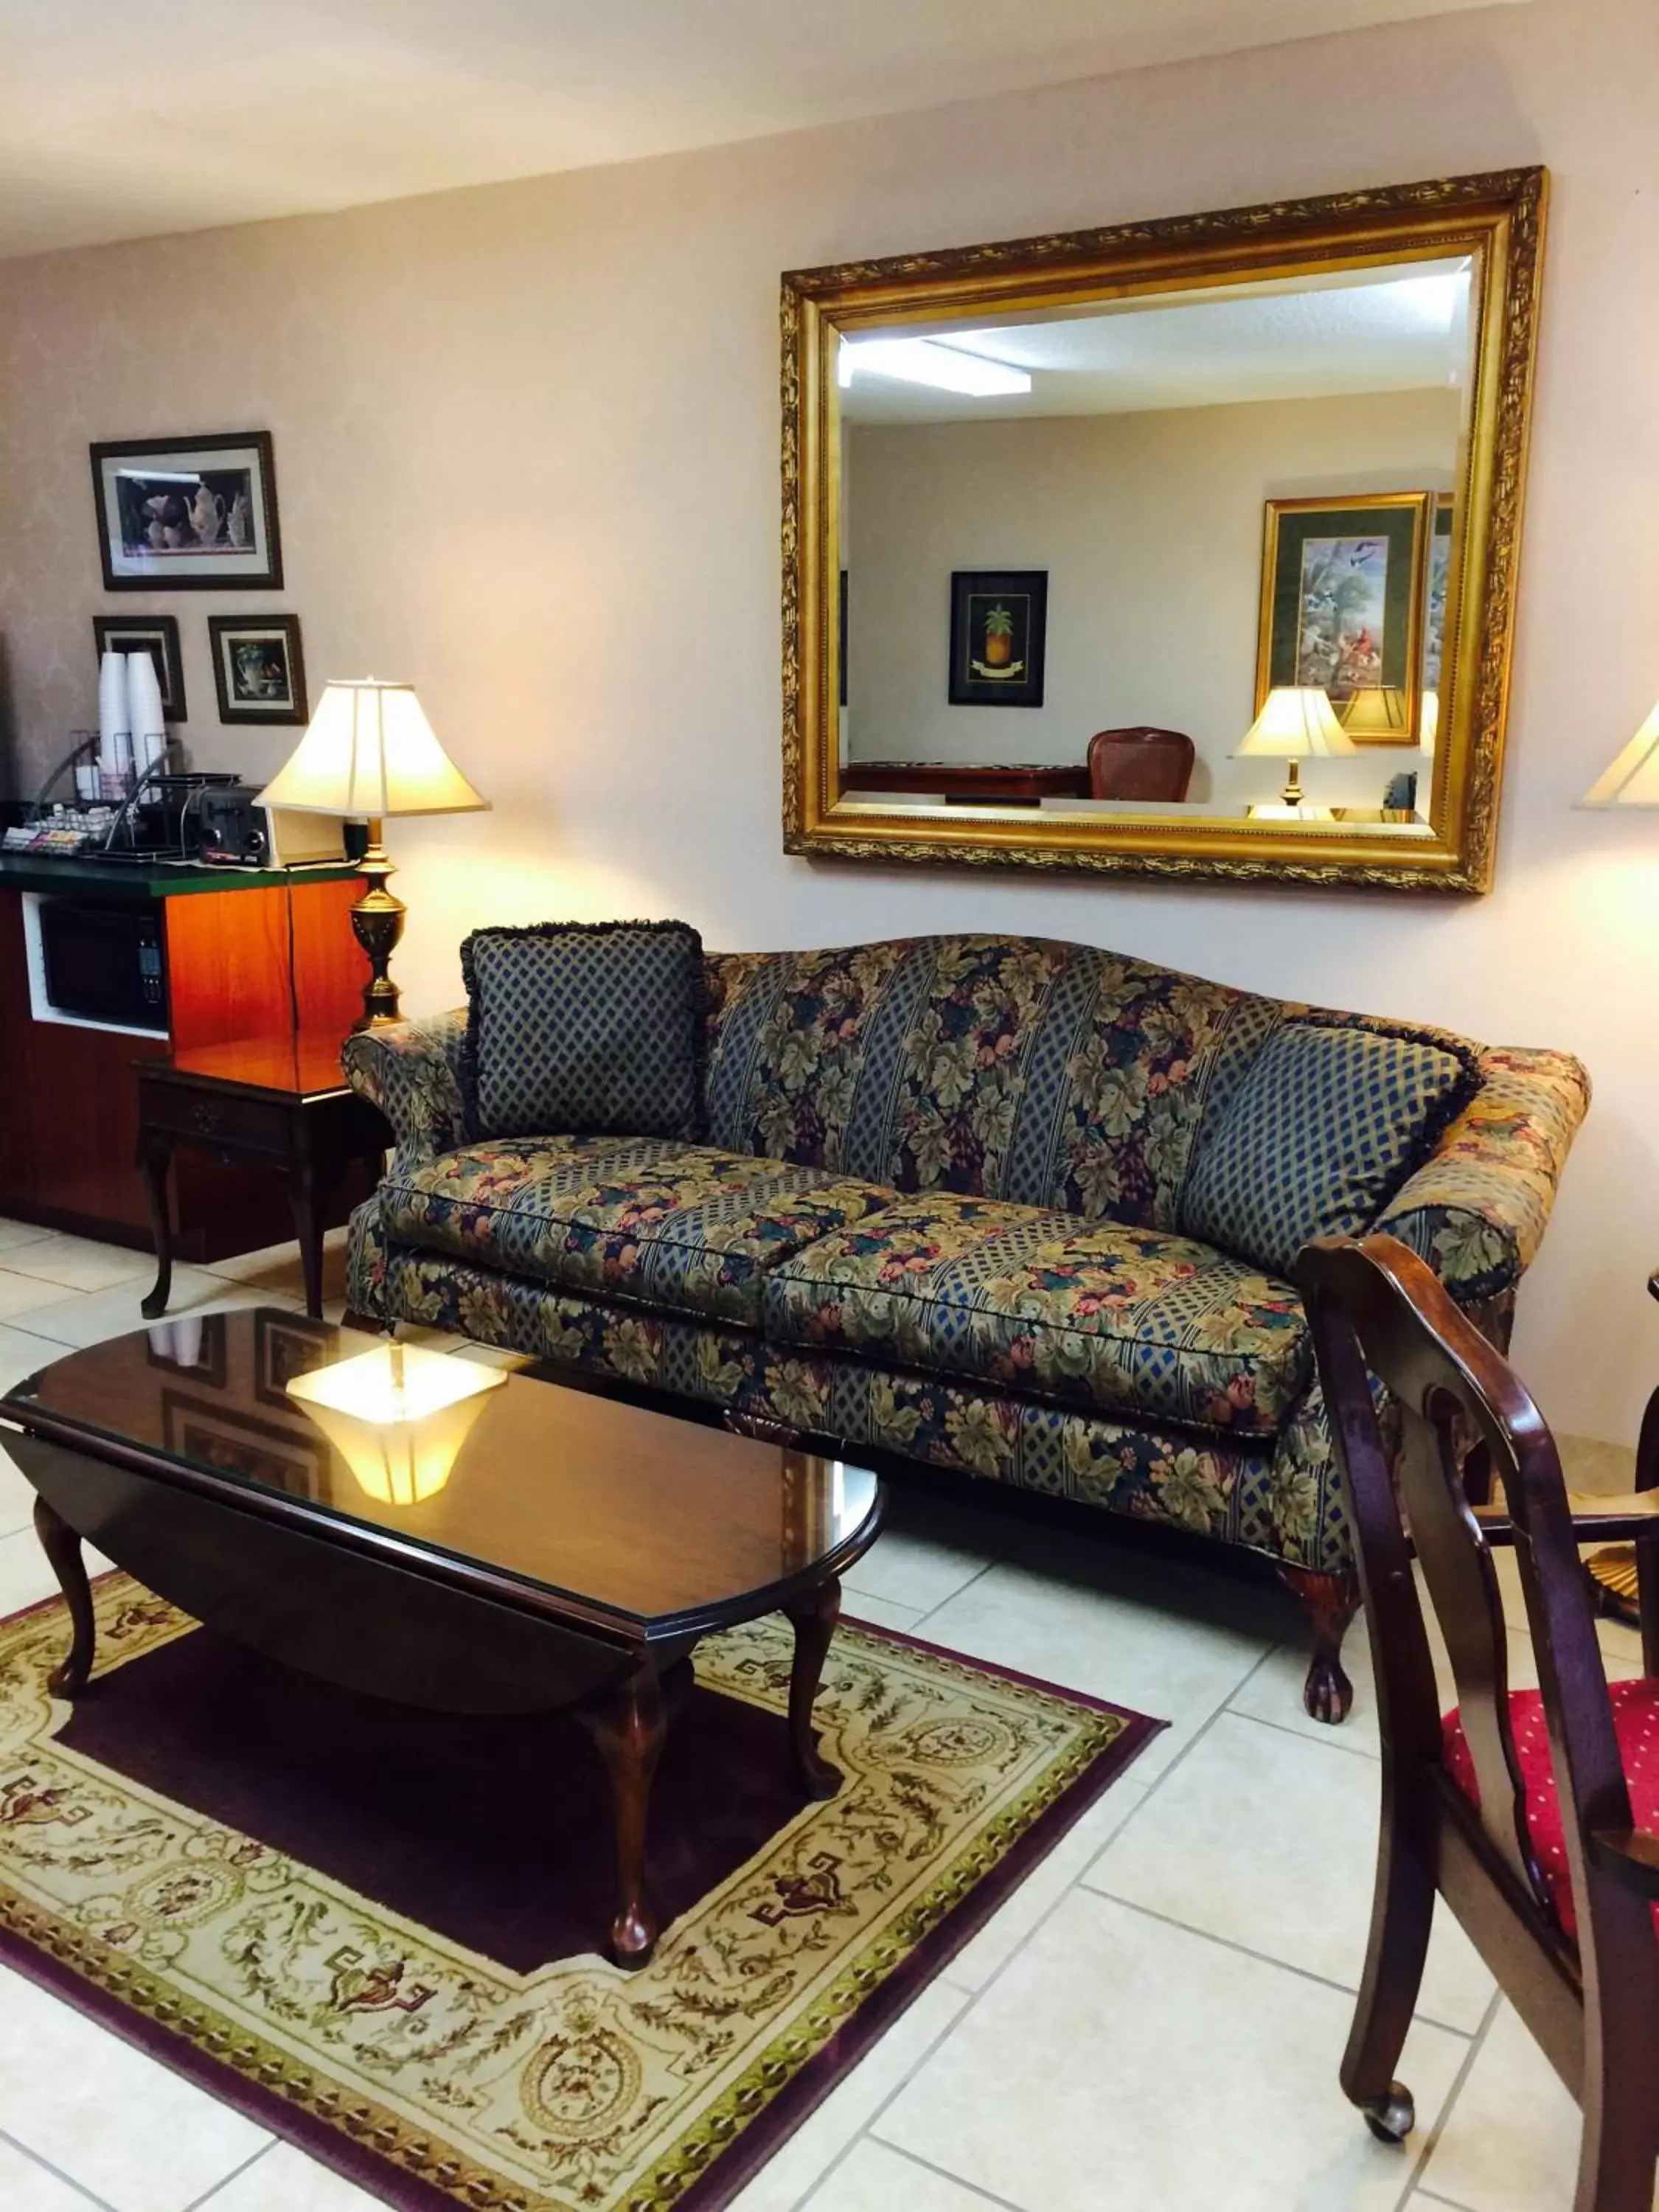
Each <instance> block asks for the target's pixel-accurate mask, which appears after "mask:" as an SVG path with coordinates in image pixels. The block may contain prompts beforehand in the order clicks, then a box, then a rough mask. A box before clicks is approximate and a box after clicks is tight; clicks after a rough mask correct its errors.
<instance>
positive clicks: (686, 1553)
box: [0, 1309, 885, 1966]
mask: <svg viewBox="0 0 1659 2212" xmlns="http://www.w3.org/2000/svg"><path fill="white" fill-rule="evenodd" d="M402 1357H403V1358H404V1363H405V1364H404V1370H403V1376H402V1388H403V1390H404V1397H403V1399H402V1400H401V1401H398V1402H399V1403H401V1404H402V1405H403V1407H404V1411H405V1413H406V1414H407V1415H408V1416H409V1417H408V1418H405V1419H403V1420H401V1421H398V1420H394V1419H387V1418H386V1414H387V1407H386V1402H385V1399H386V1391H387V1389H389V1388H390V1387H391V1377H390V1364H391V1359H392V1350H391V1347H390V1346H388V1345H387V1344H386V1341H385V1340H381V1339H376V1338H374V1337H371V1336H368V1335H365V1334H360V1333H359V1332H357V1331H355V1330H350V1329H337V1328H332V1327H331V1326H330V1325H329V1324H328V1323H327V1322H317V1321H312V1320H309V1319H307V1318H305V1317H302V1316H300V1315H297V1314H294V1313H290V1312H287V1311H276V1310H269V1309H265V1310H255V1311H248V1310H244V1311H240V1312H237V1313H230V1314H216V1315H211V1316H208V1317H207V1318H206V1319H205V1321H204V1322H201V1323H200V1324H199V1325H197V1324H189V1325H186V1324H182V1323H179V1322H173V1323H170V1324H167V1325H166V1326H163V1327H161V1328H154V1329H150V1330H149V1331H147V1332H143V1333H141V1334H137V1335H134V1336H124V1337H117V1338H114V1339H112V1340H110V1341H108V1342H107V1343H104V1344H98V1345H94V1346H91V1347H90V1348H89V1349H88V1350H86V1351H83V1352H71V1353H70V1354H69V1355H68V1357H67V1358H62V1359H58V1360H55V1361H53V1363H52V1364H51V1365H50V1366H49V1367H46V1368H45V1369H43V1370H41V1372H40V1374H38V1375H36V1376H32V1377H31V1378H30V1379H29V1380H28V1381H27V1382H25V1383H19V1384H18V1385H17V1386H16V1387H15V1388H14V1389H11V1390H9V1391H8V1392H7V1393H6V1394H5V1395H4V1396H3V1398H0V1425H3V1427H4V1429H5V1430H6V1431H9V1433H8V1434H7V1435H6V1437H5V1444H6V1449H7V1450H8V1451H9V1454H10V1455H11V1456H12V1457H13V1458H14V1459H15V1461H16V1462H17V1464H18V1465H19V1466H20V1467H21V1468H22V1470H23V1472H24V1474H26V1475H27V1478H28V1480H29V1481H30V1482H31V1483H32V1484H33V1486H34V1489H35V1491H36V1493H37V1496H36V1501H35V1512H34V1518H35V1527H36V1528H37V1530H38V1531H39V1534H40V1541H41V1544H42V1546H43V1547H44V1548H45V1550H46V1555H47V1557H48V1558H49V1559H50V1560H51V1561H52V1566H53V1568H54V1570H55V1571H56V1572H57V1575H58V1581H59V1583H61V1584H62V1586H63V1590H64V1596H65V1598H66V1599H67V1601H68V1603H69V1608H70V1619H71V1620H72V1623H73V1626H74V1638H73V1643H72V1645H71V1648H70V1652H69V1655H68V1656H67V1657H66V1658H65V1659H64V1662H63V1663H62V1664H61V1665H60V1666H59V1667H58V1668H57V1670H56V1672H55V1673H54V1674H53V1675H52V1680H51V1686H52V1690H53V1691H54V1692H56V1693H58V1695H60V1696H62V1697H65V1698H74V1697H76V1696H77V1695H78V1694H79V1693H80V1692H82V1690H83V1689H85V1688H86V1687H87V1684H88V1675H89V1674H90V1672H91V1668H92V1664H93V1657H94V1648H93V1647H94V1618H93V1607H92V1600H91V1595H90V1591H89V1588H88V1581H87V1575H86V1570H85V1567H84V1565H83V1564H82V1556H81V1545H82V1540H83V1539H84V1540H85V1541H87V1542H88V1543H91V1544H94V1545H95V1546H96V1547H97V1548H98V1549H99V1550H100V1551H101V1552H103V1553H105V1554H106V1556H107V1557H108V1558H110V1559H112V1560H114V1562H115V1563H116V1565H118V1566H121V1567H125V1569H126V1571H128V1572H129V1573H130V1574H131V1575H133V1576H135V1577H137V1580H138V1581H140V1582H142V1583H144V1584H145V1585H146V1586H147V1587H148V1588H149V1589H152V1590H154V1591H155V1592H156V1593H157V1595H160V1596H161V1597H164V1598H167V1600H169V1601H171V1602H172V1603H173V1604H174V1605H177V1606H179V1607H181V1608H182V1610H184V1611H185V1612H186V1613H190V1614H191V1615H192V1616H193V1617H194V1618H195V1619H196V1620H200V1621H203V1622H204V1623H206V1624H207V1625H208V1626H210V1627H212V1628H214V1629H216V1630H217V1631H219V1632H222V1634H224V1635H226V1636H228V1637H230V1638H234V1640H235V1641H236V1642H238V1643H240V1644H246V1645H248V1646H250V1647H252V1649H253V1650H258V1651H261V1652H264V1654H266V1655H267V1656H269V1657H271V1658H273V1659H276V1660H280V1661H283V1662H286V1663H287V1664H289V1665H290V1666H294V1667H298V1668H303V1669H304V1670H305V1671H306V1672H307V1673H309V1674H314V1675H317V1676H319V1677H320V1678H321V1679H322V1680H325V1681H327V1682H331V1683H334V1684H336V1685H337V1686H342V1687H343V1688H347V1689H350V1690H355V1691H362V1692H368V1693H369V1694H370V1695H373V1696H376V1697H382V1698H390V1699H395V1700H396V1701H398V1703H400V1704H404V1705H417V1706H422V1707H426V1708H429V1709H432V1710H436V1711H447V1712H464V1713H524V1714H529V1713H533V1712H538V1711H546V1710H548V1709H550V1708H552V1707H559V1706H564V1707H568V1708H570V1709H571V1710H572V1711H574V1713H575V1715H576V1716H578V1717H580V1720H581V1721H582V1722H583V1723H585V1725H586V1729H587V1730H588V1732H589V1734H590V1735H591V1736H592V1741H593V1742H594V1743H595V1745H596V1746H597V1747H598V1750H599V1756H600V1759H601V1760H602V1761H603V1763H604V1766H605V1774H606V1776H607V1778H608V1780H609V1785H610V1795H611V1808H612V1813H613V1817H614V1821H615V1832H616V1849H617V1909H616V1914H615V1917H614V1918H613V1920H612V1922H611V1930H610V1937H611V1952H612V1955H613V1956H614V1957H615V1958H616V1959H617V1960H618V1961H619V1962H620V1963H622V1964H624V1965H629V1966H637V1965H642V1964H643V1963H644V1961H645V1960H647V1959H648V1958H649V1956H650V1955H651V1952H652V1949H653V1946H654V1944H655V1942H656V1938H657V1923H656V1919H655V1917H654V1916H653V1911H652V1908H651V1904H650V1901H649V1898H648V1895H647V1884H646V1823H647V1809H648V1807H649V1802H650V1793H651V1782H652V1777H653V1772H654V1771H655V1768H656V1765H657V1761H658V1759H659V1755H660V1753H661V1751H662V1747H663V1742H664V1739H665V1735H666V1734H667V1730H668V1728H669V1726H670V1723H671V1720H672V1718H673V1715H674V1712H675V1711H676V1710H677V1709H678V1705H679V1703H680V1702H681V1700H682V1699H684V1694H685V1692H686V1691H687V1690H688V1689H689V1687H690V1682H691V1661H690V1654H691V1651H692V1649H693V1647H694V1645H695V1644H696V1642H697V1640H698V1638H700V1637H702V1636H706V1635H708V1633H709V1632H710V1631H711V1630H714V1629H719V1628H726V1627H731V1626H734V1625H735V1624H737V1623H738V1622H740V1621H745V1620H755V1619H756V1618H757V1617H758V1616H759V1615H761V1614H763V1613H772V1612H782V1613H786V1614H787V1616H788V1618H789V1620H791V1622H792V1623H793V1627H794V1632H795V1645H794V1662H793V1674H792V1677H791V1681H790V1689H789V1722H788V1742H789V1748H790V1752H791V1755H792V1756H793V1761H794V1765H795V1771H796V1773H797V1775H798V1777H799V1782H800V1784H801V1787H802V1789H803V1790H804V1791H805V1792H806V1793H807V1795H809V1796H816V1797H822V1796H832V1795H833V1794H834V1792H835V1790H836V1789H837V1788H838V1787H839V1784H840V1781H841V1777H840V1775H839V1774H838V1773H837V1772H836V1770H835V1768H834V1767H832V1766H831V1765H829V1764H828V1762H827V1761H826V1760H825V1759H823V1757H822V1755H821V1754H820V1753H819V1750H818V1747H817V1739H816V1736H815V1735H814V1733H813V1729H812V1703H813V1699H814V1697H815V1695H816V1693H817V1685H818V1678H819V1674H820V1672H821V1670H822V1668H823V1659H824V1655H825V1653H826V1652H827V1650H828V1649H829V1640H830V1638H831V1636H832V1635H833V1634H834V1632H835V1626H836V1619H837V1617H838V1613H839V1609H840V1588H841V1586H840V1579H839V1578H840V1576H841V1574H842V1571H843V1569H844V1568H846V1567H847V1566H848V1565H851V1563H852V1562H853V1561H854V1559H857V1558H858V1557H859V1556H860V1554H861V1553H863V1552H865V1551H866V1550H867V1549H868V1547H869V1546H870V1545H871V1544H872V1542H873V1541H875V1538H876V1535H877V1534H878V1531H879V1528H880V1526H881V1518H882V1513H883V1510H884V1504H885V1498H884V1491H883V1487H882V1485H881V1483H880V1482H879V1481H878V1479H877V1478H876V1476H874V1475H873V1474H870V1473H868V1472H867V1471H866V1469H864V1468H856V1467H850V1466H848V1465H845V1464H844V1463H843V1462H840V1461H836V1460H827V1459H823V1458H820V1457H818V1456H817V1455H814V1454H812V1453H810V1452H807V1451H804V1450H800V1449H794V1448H793V1446H792V1445H789V1444H787V1443H778V1442H775V1441H762V1440H760V1439H759V1438H757V1437H750V1436H738V1435H732V1434H730V1433H728V1432H727V1431H724V1430H720V1429H714V1428H705V1427H702V1426H701V1425H698V1424H696V1423H695V1422H690V1421H684V1420H680V1419H675V1418H674V1417H673V1416H671V1415H669V1414H665V1413H651V1412H647V1411H644V1410H642V1409H641V1408H639V1407H634V1406H629V1405H623V1404H620V1403H617V1402H616V1401H611V1400H608V1399H605V1398H600V1397H598V1396H594V1395H590V1394H588V1393H586V1392H584V1391H580V1390H577V1389H569V1388H565V1387H562V1386H561V1385H560V1384H559V1383H556V1381H554V1380H552V1379H550V1377H549V1376H546V1375H544V1373H542V1372H540V1371H539V1370H534V1369H530V1370H526V1371H524V1372H520V1373H514V1374H503V1373H502V1371H501V1370H500V1369H496V1368H489V1367H485V1366H483V1365H478V1364H474V1363H472V1362H471V1361H467V1360H459V1359H456V1358H452V1357H450V1356H448V1355H445V1354H441V1353H435V1352H428V1353H425V1354H424V1355H422V1354H421V1353H419V1352H416V1351H414V1350H412V1349H411V1350H410V1351H409V1352H406V1353H404V1354H403V1355H402ZM365 1359H367V1360H368V1362H369V1364H368V1365H363V1364H362V1362H363V1361H364V1360H365ZM354 1362H356V1363H358V1364H355V1365H354V1364H353V1363H354ZM290 1385H294V1386H295V1388H290ZM463 1386H465V1389H466V1390H467V1394H468V1395H465V1396H463V1397H461V1398H459V1399H457V1400H455V1401H454V1402H453V1403H451V1404H448V1405H444V1406H435V1407H431V1408H429V1409H427V1410H421V1405H422V1399H423V1397H424V1396H426V1395H441V1394H443V1393H453V1390H455V1389H459V1388H461V1387H463ZM296 1390H297V1392H299V1393H305V1392H321V1393H324V1394H326V1395H327V1396H329V1397H331V1399H332V1400H334V1401H335V1402H333V1403H331V1404H330V1403H322V1404H319V1403H317V1402H316V1401H314V1400H313V1398H310V1397H307V1396H305V1395H296ZM93 1687H94V1690H95V1687H96V1686H95V1685H94V1686H93Z"/></svg>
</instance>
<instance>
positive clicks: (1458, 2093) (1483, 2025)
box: [1400, 1989, 1504, 2212]
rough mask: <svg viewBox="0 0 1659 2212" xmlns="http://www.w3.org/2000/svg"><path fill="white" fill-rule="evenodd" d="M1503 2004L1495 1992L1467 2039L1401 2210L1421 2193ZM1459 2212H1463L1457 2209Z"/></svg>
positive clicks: (1444, 2199)
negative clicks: (1426, 2174)
mask: <svg viewBox="0 0 1659 2212" xmlns="http://www.w3.org/2000/svg"><path fill="white" fill-rule="evenodd" d="M1503 2002H1504V1992H1503V1990H1501V1989H1494V1990H1493V1991H1492V2002H1490V2003H1489V2004H1488V2005H1487V2007H1486V2017H1485V2018H1484V2019H1483V2020H1482V2021H1481V2022H1480V2027H1477V2028H1476V2030H1475V2032H1474V2035H1473V2036H1472V2037H1471V2038H1470V2039H1469V2047H1468V2050H1467V2051H1465V2052H1464V2054H1463V2063H1462V2065H1461V2066H1460V2067H1459V2068H1458V2069H1457V2071H1456V2073H1455V2074H1454V2075H1453V2076H1452V2084H1451V2087H1450V2088H1449V2089H1448V2090H1447V2092H1446V2095H1445V2100H1444V2102H1443V2104H1442V2106H1441V2107H1440V2112H1439V2115H1438V2117H1437V2118H1436V2120H1435V2123H1434V2125H1433V2126H1432V2127H1431V2129H1430V2130H1429V2131H1428V2134H1427V2135H1426V2136H1425V2137H1424V2140H1423V2144H1422V2148H1420V2149H1419V2152H1418V2154H1417V2157H1416V2160H1415V2161H1414V2162H1413V2166H1412V2170H1411V2174H1410V2176H1409V2178H1408V2179H1407V2184H1406V2186H1405V2189H1404V2190H1403V2191H1401V2197H1400V2203H1401V2205H1402V2206H1403V2205H1405V2204H1407V2203H1409V2202H1410V2200H1411V2195H1412V2191H1413V2190H1414V2189H1422V2188H1423V2186H1424V2185H1423V2176H1424V2174H1425V2173H1426V2172H1428V2167H1429V2160H1431V2158H1432V2157H1433V2156H1434V2154H1435V2152H1436V2151H1437V2149H1438V2148H1439V2147H1440V2140H1441V2137H1442V2136H1443V2135H1444V2134H1445V2132H1446V2126H1447V2123H1448V2122H1449V2120H1450V2118H1451V2116H1452V2114H1453V2112H1455V2111H1456V2109H1457V2103H1458V2100H1459V2099H1460V2098H1461V2097H1462V2094H1463V2091H1464V2089H1465V2088H1466V2087H1467V2086H1468V2078H1469V2075H1471V2074H1472V2073H1473V2072H1474V2063H1475V2061H1476V2060H1477V2059H1478V2058H1479V2057H1480V2054H1481V2052H1482V2051H1484V2050H1485V2049H1486V2039H1487V2038H1488V2037H1489V2036H1490V2035H1491V2033H1492V2023H1493V2022H1494V2021H1496V2019H1497V2018H1498V2012H1499V2009H1500V2008H1501V2007H1502V2005H1503ZM1425 2193H1431V2192H1425ZM1440 2201H1441V2203H1445V2204H1449V2203H1451V2201H1452V2200H1451V2199H1450V2198H1449V2197H1442V2198H1441V2200H1440ZM1460 2212H1462V2208H1460Z"/></svg>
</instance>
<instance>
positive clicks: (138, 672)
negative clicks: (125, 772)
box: [126, 653, 167, 775]
mask: <svg viewBox="0 0 1659 2212" xmlns="http://www.w3.org/2000/svg"><path fill="white" fill-rule="evenodd" d="M126 661H127V707H128V712H129V714H130V715H131V729H132V764H133V767H134V769H136V770H137V773H138V774H139V775H143V773H144V771H145V770H146V769H151V768H154V767H155V765H156V763H158V762H159V761H161V760H163V759H165V758H166V757H167V724H166V722H165V721H164V720H162V717H161V685H160V684H158V683H157V682H156V680H155V662H154V661H153V660H152V659H150V657H149V653H128V655H127V656H126Z"/></svg>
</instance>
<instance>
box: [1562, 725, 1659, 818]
mask: <svg viewBox="0 0 1659 2212" xmlns="http://www.w3.org/2000/svg"><path fill="white" fill-rule="evenodd" d="M1578 804H1579V805H1581V806H1659V706H1656V707H1655V708H1654V710H1653V712H1652V713H1651V714H1650V715H1649V716H1648V719H1647V720H1646V721H1645V722H1644V723H1643V725H1642V726H1641V728H1640V729H1639V730H1638V732H1636V735H1635V736H1634V737H1633V738H1632V739H1631V741H1630V743H1629V744H1627V745H1626V747H1625V750H1623V752H1621V753H1620V756H1619V757H1618V759H1617V760H1616V761H1614V762H1613V765H1612V767H1611V768H1608V769H1603V770H1602V772H1601V775H1599V776H1598V777H1597V778H1596V780H1595V782H1594V783H1593V784H1591V786H1590V787H1589V790H1588V791H1587V792H1586V793H1584V795H1583V798H1582V799H1580V800H1579V801H1578Z"/></svg>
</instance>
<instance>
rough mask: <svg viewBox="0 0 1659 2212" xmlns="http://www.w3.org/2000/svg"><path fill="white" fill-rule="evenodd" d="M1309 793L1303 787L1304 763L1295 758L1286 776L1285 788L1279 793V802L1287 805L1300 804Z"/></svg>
mask: <svg viewBox="0 0 1659 2212" xmlns="http://www.w3.org/2000/svg"><path fill="white" fill-rule="evenodd" d="M1307 795H1308V794H1307V793H1306V792H1305V791H1304V790H1303V788H1302V763H1301V762H1300V761H1297V760H1293V761H1292V762H1291V766H1290V772H1289V774H1288V775H1286V776H1285V788H1284V790H1283V791H1281V792H1280V793H1279V802H1280V804H1281V805H1285V806H1300V805H1301V804H1302V802H1303V800H1304V799H1305V798H1306V797H1307Z"/></svg>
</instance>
